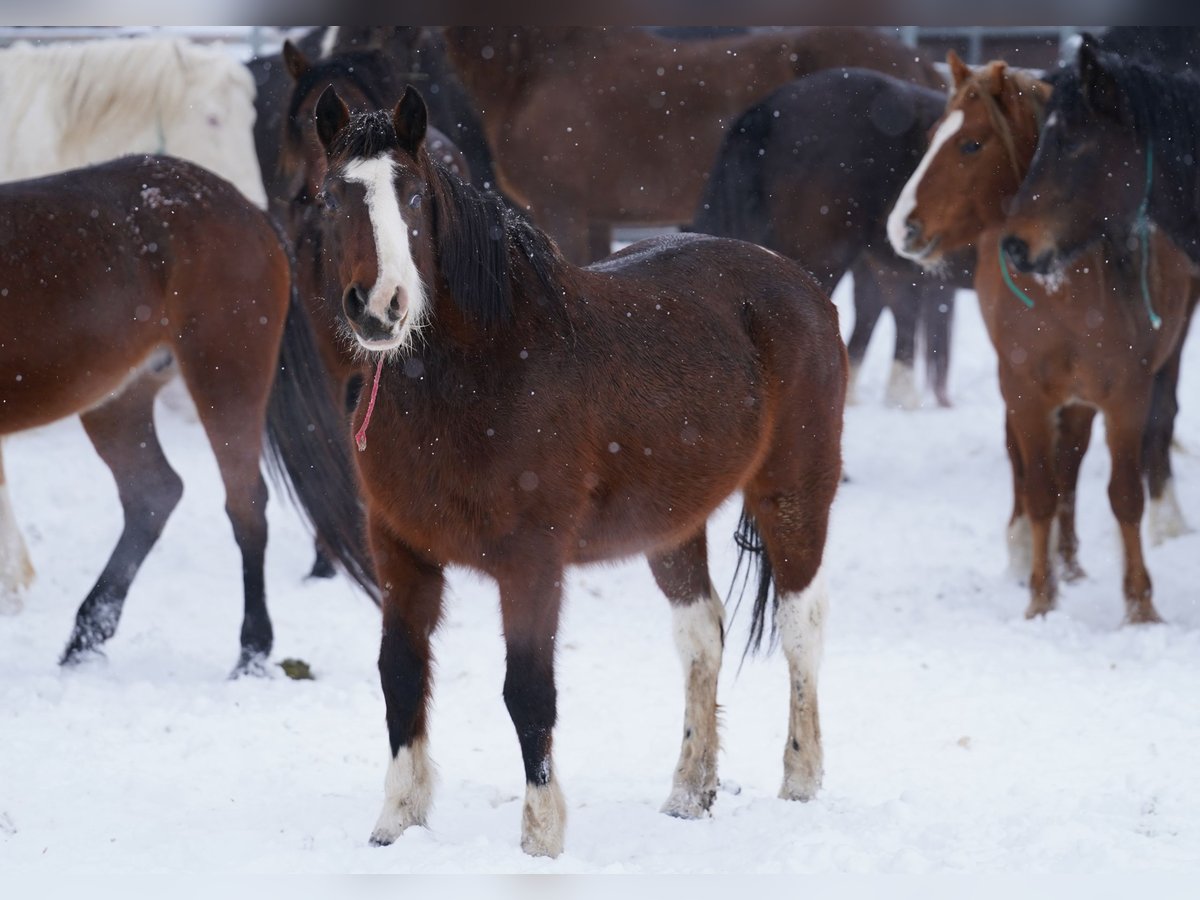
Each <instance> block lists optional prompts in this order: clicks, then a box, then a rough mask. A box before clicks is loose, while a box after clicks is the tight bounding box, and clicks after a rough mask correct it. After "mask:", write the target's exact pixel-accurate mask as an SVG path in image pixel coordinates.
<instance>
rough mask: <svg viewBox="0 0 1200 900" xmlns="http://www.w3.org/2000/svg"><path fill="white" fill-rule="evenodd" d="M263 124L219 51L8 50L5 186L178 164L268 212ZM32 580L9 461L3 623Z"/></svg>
mask: <svg viewBox="0 0 1200 900" xmlns="http://www.w3.org/2000/svg"><path fill="white" fill-rule="evenodd" d="M254 116H255V112H254V79H253V78H252V77H251V75H250V72H249V70H247V69H246V67H245V66H244V65H242V64H241V63H240V62H238V61H237V60H236V59H234V57H233V56H231V55H230V54H229V53H228V52H226V51H224V50H222V49H220V48H219V47H209V46H204V45H200V44H195V43H191V42H189V41H187V40H184V39H180V38H132V39H119V40H99V41H90V42H83V43H64V44H55V45H51V46H46V47H35V46H31V45H29V44H26V43H18V44H14V45H13V46H12V47H9V48H8V49H5V50H0V122H3V123H4V133H5V134H6V135H7V139H6V140H0V181H10V180H15V179H21V178H36V177H38V176H41V175H49V174H51V173H53V172H59V171H62V170H64V169H72V168H76V167H78V166H85V165H88V164H91V163H97V162H103V161H104V160H107V159H112V158H113V157H117V156H123V155H125V154H127V153H168V154H171V155H172V156H179V157H183V158H184V159H188V160H191V161H192V162H195V163H198V164H200V165H201V166H204V167H205V168H206V169H210V170H211V171H213V172H216V173H217V174H218V175H220V176H222V177H223V178H225V179H226V180H228V181H230V182H232V183H233V184H234V185H236V186H237V188H238V189H239V190H240V191H241V192H242V193H243V194H245V195H246V196H247V197H248V198H249V199H250V200H251V201H253V202H254V203H255V204H257V205H258V206H259V207H262V208H266V205H267V195H266V191H265V190H264V188H263V182H262V173H261V172H260V171H259V168H258V156H257V154H256V153H255V149H254V133H253V128H254ZM0 321H2V320H0ZM0 327H2V326H0ZM33 574H34V571H33V565H32V563H31V562H30V559H29V552H28V550H27V549H26V547H25V541H24V540H23V539H22V537H21V532H20V531H19V530H18V528H17V524H16V520H15V519H14V517H13V511H12V504H11V502H10V500H9V496H8V487H7V484H6V482H5V479H4V459H3V455H2V453H0V613H15V612H18V611H19V610H20V609H21V606H22V595H23V594H24V591H25V589H26V588H27V587H28V586H29V584H30V583H31V582H32V580H33Z"/></svg>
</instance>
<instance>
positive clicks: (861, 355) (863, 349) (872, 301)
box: [846, 259, 883, 403]
mask: <svg viewBox="0 0 1200 900" xmlns="http://www.w3.org/2000/svg"><path fill="white" fill-rule="evenodd" d="M851 271H852V273H853V276H854V328H853V330H851V332H850V339H849V340H848V341H847V342H846V352H847V354H848V355H849V357H850V383H849V385H848V387H847V393H846V402H848V403H857V402H859V400H858V376H859V373H860V372H861V371H862V364H863V359H865V358H866V355H867V347H868V345H869V344H870V343H871V335H872V334H873V333H874V331H875V326H876V325H877V324H878V322H879V316H880V314H881V313H882V312H883V294H882V292H881V291H880V289H879V282H878V281H877V279H876V277H875V273H874V272H873V271H872V270H871V267H870V266H869V265H867V263H866V262H865V261H864V260H862V259H860V260H859V261H858V262H857V263H855V265H854V267H853V269H852V270H851Z"/></svg>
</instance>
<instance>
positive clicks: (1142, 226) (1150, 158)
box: [1133, 138, 1162, 331]
mask: <svg viewBox="0 0 1200 900" xmlns="http://www.w3.org/2000/svg"><path fill="white" fill-rule="evenodd" d="M1153 183H1154V141H1153V139H1151V138H1147V139H1146V190H1145V191H1144V192H1143V193H1142V202H1141V203H1140V204H1138V211H1137V218H1136V219H1134V220H1133V228H1134V231H1136V232H1137V236H1138V243H1139V244H1141V245H1142V271H1141V273H1140V274H1141V280H1142V302H1143V303H1145V304H1146V314H1147V315H1148V316H1150V327H1151V328H1153V329H1154V330H1155V331H1158V329H1160V328H1162V317H1161V316H1159V314H1158V313H1156V312H1155V311H1154V305H1153V304H1152V303H1151V302H1150V284H1149V282H1148V281H1147V280H1146V272H1147V270H1149V268H1150V215H1149V212H1150V187H1151V185H1152V184H1153Z"/></svg>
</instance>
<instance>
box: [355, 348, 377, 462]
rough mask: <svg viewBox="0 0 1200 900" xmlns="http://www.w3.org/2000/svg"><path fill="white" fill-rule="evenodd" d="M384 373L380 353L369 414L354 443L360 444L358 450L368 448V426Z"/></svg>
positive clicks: (372, 387)
mask: <svg viewBox="0 0 1200 900" xmlns="http://www.w3.org/2000/svg"><path fill="white" fill-rule="evenodd" d="M382 373H383V354H382V353H381V354H379V365H377V366H376V367H375V381H374V382H373V383H372V384H371V400H370V401H369V402H368V403H367V414H366V415H365V416H363V423H362V427H361V428H359V429H358V433H357V434H356V435H354V443H356V444H358V452H359V453H361V452H362V451H364V450H366V449H367V426H368V425H370V424H371V413H373V412H374V411H375V397H376V396H377V395H378V394H379V376H380V375H381V374H382Z"/></svg>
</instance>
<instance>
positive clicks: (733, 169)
mask: <svg viewBox="0 0 1200 900" xmlns="http://www.w3.org/2000/svg"><path fill="white" fill-rule="evenodd" d="M945 105H946V95H945V93H944V92H941V91H934V90H931V89H929V88H924V87H920V86H919V85H915V84H911V83H909V82H906V81H900V80H899V79H896V78H892V77H891V76H890V75H883V74H881V73H879V72H875V71H872V70H870V69H846V68H838V69H825V70H824V71H821V72H817V73H815V74H813V75H808V76H806V77H804V78H800V79H797V80H796V81H793V82H790V83H789V84H786V85H784V86H783V87H781V88H779V89H778V90H777V91H775V92H774V93H772V94H771V95H770V96H769V97H767V98H766V99H765V100H763V101H762V102H761V103H758V104H755V105H754V106H752V107H750V108H749V109H748V110H746V111H745V112H744V113H742V115H741V116H739V117H738V118H737V120H736V121H735V122H734V123H733V125H732V126H731V127H730V129H729V133H728V134H726V136H725V140H724V141H722V143H721V147H720V149H719V150H718V152H717V159H716V165H715V166H714V167H713V172H712V177H711V178H710V179H709V181H708V184H707V185H706V187H705V190H704V195H703V198H702V199H701V201H700V204H699V206H698V208H697V210H696V215H695V219H694V221H693V223H692V229H693V230H695V231H700V232H704V233H705V234H715V235H719V236H721V237H734V238H740V239H741V240H746V241H753V242H754V243H756V244H761V245H762V246H764V247H768V248H770V249H771V250H775V251H776V252H778V253H782V254H784V255H785V256H790V257H791V258H792V259H794V260H796V261H797V262H799V263H801V264H802V265H803V266H804V267H805V268H806V269H808V271H809V272H811V273H812V274H813V276H814V277H815V278H816V279H817V281H818V282H820V284H821V286H822V287H823V288H824V289H825V290H826V291H830V292H832V291H833V289H834V288H835V287H836V286H837V283H838V282H839V281H840V280H841V279H842V276H844V275H845V274H846V272H848V271H852V272H853V274H854V330H853V332H852V333H851V335H850V339H849V341H848V342H847V349H848V350H849V353H850V385H851V397H853V395H854V385H855V382H856V376H857V374H858V369H859V367H860V366H861V364H862V361H863V357H864V356H865V355H866V352H867V345H868V343H869V341H870V338H871V332H872V331H873V330H874V327H875V324H876V322H877V321H878V319H879V315H880V313H881V312H882V311H883V309H884V308H885V307H887V308H890V309H891V312H892V315H893V318H894V319H895V323H896V344H895V353H894V357H893V365H892V372H891V376H890V378H889V379H888V390H887V399H888V402H889V403H890V404H893V405H897V406H902V407H906V408H911V407H913V406H916V405H918V404H919V403H920V392H919V391H918V389H917V382H916V379H915V377H914V363H915V358H916V344H917V333H918V324H922V325H924V329H925V337H926V341H925V350H926V358H927V361H928V364H929V365H928V372H929V380H930V381H931V382H932V384H933V390H934V394H935V396H936V397H937V400H938V402H939V403H940V404H941V405H943V406H948V405H949V404H950V398H949V392H948V390H947V386H946V382H947V375H948V372H949V365H950V326H951V315H952V311H953V308H954V291H955V288H956V287H960V286H961V287H970V286H971V279H970V272H969V271H967V272H964V271H962V270H963V267H964V266H963V264H962V263H965V260H964V261H962V263H960V261H958V260H956V261H955V262H956V265H953V266H947V267H946V272H945V275H947V276H949V277H945V278H942V277H936V276H934V275H931V274H927V273H925V272H922V271H921V269H920V268H919V267H918V266H916V265H915V264H913V263H912V262H910V261H908V260H905V259H903V258H899V257H897V256H896V254H895V252H894V251H893V250H892V247H891V245H890V244H889V243H888V239H887V231H886V227H885V225H886V220H887V215H888V212H889V211H890V210H891V208H892V204H893V203H894V202H895V201H896V198H897V197H898V196H899V194H900V189H901V188H902V187H903V186H904V182H905V181H906V180H907V178H908V176H909V175H910V174H911V173H912V171H913V170H914V169H915V168H916V167H917V163H918V162H919V161H920V159H921V156H922V155H923V154H924V153H925V148H926V136H927V132H928V130H929V127H930V126H931V125H932V124H933V123H934V122H935V121H937V119H938V118H939V117H940V116H941V114H942V110H943V109H944V107H945ZM967 268H968V269H969V265H968V266H967Z"/></svg>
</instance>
